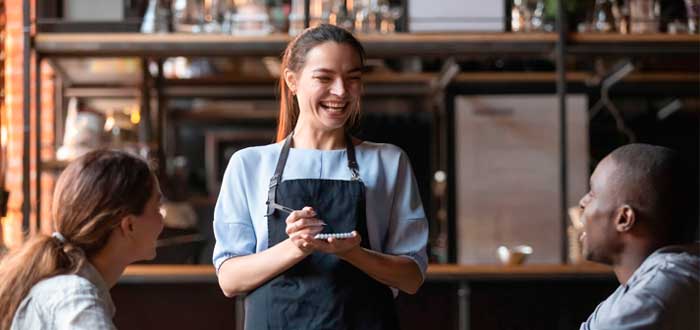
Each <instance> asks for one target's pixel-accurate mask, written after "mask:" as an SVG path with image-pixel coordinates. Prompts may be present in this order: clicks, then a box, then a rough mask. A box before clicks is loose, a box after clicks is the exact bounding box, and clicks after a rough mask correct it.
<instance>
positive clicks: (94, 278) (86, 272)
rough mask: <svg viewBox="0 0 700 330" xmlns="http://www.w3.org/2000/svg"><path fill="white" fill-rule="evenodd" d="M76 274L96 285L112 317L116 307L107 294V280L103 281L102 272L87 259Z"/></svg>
mask: <svg viewBox="0 0 700 330" xmlns="http://www.w3.org/2000/svg"><path fill="white" fill-rule="evenodd" d="M78 274H79V275H80V276H81V277H83V278H85V279H87V280H88V281H90V283H92V284H93V285H95V286H96V287H97V289H98V290H99V294H100V295H101V296H102V297H103V299H104V300H105V301H106V302H107V306H108V308H109V312H110V314H111V315H112V317H114V314H115V312H116V307H115V306H114V302H113V301H112V296H111V295H110V294H109V287H108V286H107V282H105V280H104V278H103V277H102V274H100V272H99V271H98V270H97V268H95V266H93V265H92V264H91V263H90V262H89V261H86V262H85V263H84V264H83V267H82V268H81V269H80V271H79V272H78Z"/></svg>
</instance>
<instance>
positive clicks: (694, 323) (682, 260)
mask: <svg viewBox="0 0 700 330" xmlns="http://www.w3.org/2000/svg"><path fill="white" fill-rule="evenodd" d="M699 251H700V244H692V245H685V246H668V247H664V248H661V249H659V250H657V251H656V252H654V253H653V254H651V255H650V256H649V257H647V259H646V260H644V262H643V263H642V265H640V266H639V268H637V270H636V271H635V272H634V274H632V277H630V279H629V280H628V281H627V283H626V284H623V285H620V286H619V287H618V288H617V290H615V292H614V293H613V294H612V295H611V296H610V297H608V299H606V300H605V301H603V302H602V303H600V305H598V307H596V309H595V311H594V312H593V314H592V315H591V316H590V317H589V318H588V320H587V321H586V322H584V323H583V324H581V330H608V329H620V330H628V329H635V330H636V329H640V330H641V329H649V330H651V329H653V330H696V329H700V314H699V313H698V312H699V311H700V304H699V300H700V293H699V290H700V285H699V283H700V279H699V278H700V274H699V273H700V253H699Z"/></svg>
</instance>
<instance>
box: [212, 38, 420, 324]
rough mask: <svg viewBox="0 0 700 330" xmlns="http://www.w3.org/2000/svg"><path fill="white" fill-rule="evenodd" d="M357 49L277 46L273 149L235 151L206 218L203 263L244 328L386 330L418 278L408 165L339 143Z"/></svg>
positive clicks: (319, 42)
mask: <svg viewBox="0 0 700 330" xmlns="http://www.w3.org/2000/svg"><path fill="white" fill-rule="evenodd" d="M363 66H364V50H363V48H362V45H361V44H360V43H359V42H358V41H357V40H356V39H355V38H354V37H353V36H352V34H350V33H349V32H347V31H345V30H343V29H341V28H338V27H335V26H331V25H320V26H317V27H314V28H311V29H307V30H306V31H304V32H303V33H302V34H300V35H299V36H298V37H297V38H296V39H294V40H293V41H292V42H291V43H290V44H289V45H288V47H287V49H286V51H285V53H284V58H283V65H282V72H281V75H280V76H281V78H280V95H281V98H282V99H281V102H280V116H279V127H278V130H277V140H278V143H275V144H270V145H266V146H259V147H252V148H247V149H243V150H240V151H238V152H236V153H235V154H234V155H233V156H232V157H231V160H230V162H229V165H228V167H227V169H226V172H225V174H224V179H223V182H222V186H221V192H220V195H219V199H218V202H217V204H216V209H215V212H214V233H215V236H216V240H217V241H216V246H215V249H214V264H215V266H216V268H217V270H218V271H217V275H218V279H219V285H220V286H221V289H222V290H223V292H224V294H225V295H226V296H229V297H230V296H234V295H237V294H242V293H247V295H246V298H245V299H246V311H245V318H246V320H245V327H246V329H265V328H274V329H395V328H397V327H398V322H397V317H396V308H395V306H394V297H395V296H396V294H397V292H398V290H401V291H404V292H407V293H415V292H416V291H417V290H418V288H419V287H420V286H421V284H422V283H423V278H424V274H425V270H426V268H427V257H426V252H425V246H426V243H427V238H428V225H427V221H426V218H425V213H424V211H423V206H422V204H421V199H420V195H419V192H418V189H417V184H416V180H415V178H414V175H413V171H412V169H411V165H410V163H409V161H408V157H407V156H406V154H405V153H404V152H403V150H401V149H400V148H398V147H396V146H394V145H390V144H380V143H372V142H367V141H360V140H358V139H356V138H353V137H351V136H350V132H351V131H352V129H353V128H354V127H355V126H356V125H357V119H358V117H359V114H360V98H361V95H362V78H361V77H362V71H363Z"/></svg>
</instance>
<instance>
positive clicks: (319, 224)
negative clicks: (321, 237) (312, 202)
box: [285, 206, 326, 254]
mask: <svg viewBox="0 0 700 330" xmlns="http://www.w3.org/2000/svg"><path fill="white" fill-rule="evenodd" d="M285 222H286V223H287V228H286V229H285V232H286V233H287V235H289V238H290V239H291V241H292V242H293V243H294V245H295V246H296V247H297V248H299V249H300V250H301V251H302V252H304V254H311V252H313V251H314V246H313V241H314V236H316V234H318V233H320V232H321V231H323V226H325V225H326V223H325V222H323V221H321V220H319V219H316V212H315V211H314V210H313V208H311V207H310V206H306V207H304V208H303V209H301V210H299V211H294V212H292V213H290V214H289V216H287V220H285Z"/></svg>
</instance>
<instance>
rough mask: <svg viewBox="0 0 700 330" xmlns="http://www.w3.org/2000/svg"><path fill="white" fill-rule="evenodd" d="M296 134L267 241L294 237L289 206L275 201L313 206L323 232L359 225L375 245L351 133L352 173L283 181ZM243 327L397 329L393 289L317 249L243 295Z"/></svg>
mask: <svg viewBox="0 0 700 330" xmlns="http://www.w3.org/2000/svg"><path fill="white" fill-rule="evenodd" d="M291 141H292V137H291V135H290V136H289V137H287V138H286V139H285V141H284V144H283V146H282V151H281V152H280V157H279V160H278V161H277V168H276V169H275V173H274V175H273V176H272V178H271V179H270V190H269V192H268V213H267V214H268V220H267V226H268V235H269V236H268V248H269V247H271V246H274V245H275V244H277V243H279V242H282V241H284V240H285V239H287V238H288V236H287V233H286V232H285V228H286V223H285V219H286V218H287V215H288V214H286V213H284V212H280V211H278V210H275V209H274V208H272V207H270V205H269V204H270V203H277V204H280V205H284V206H287V207H290V208H292V209H295V210H300V209H302V208H303V207H304V206H311V207H313V209H314V211H316V213H317V214H318V217H317V218H318V219H322V220H323V221H324V222H325V223H326V226H325V227H324V230H323V232H324V233H344V232H351V231H353V230H356V231H357V232H358V233H359V234H360V235H362V243H361V246H362V247H364V248H369V243H368V242H369V237H368V235H367V218H366V216H365V187H364V184H363V183H362V181H361V180H360V178H359V168H358V166H357V162H356V160H355V147H354V146H353V144H352V140H351V138H350V137H349V136H346V144H347V156H348V169H349V171H350V172H351V174H352V180H350V181H344V180H319V179H298V180H287V181H282V172H283V171H284V166H285V164H286V162H287V156H288V155H289V148H290V145H291ZM245 314H246V315H245V329H248V330H252V329H256V330H257V329H275V330H277V329H295V330H296V329H333V330H342V329H358V330H360V329H361V330H365V329H366V330H371V329H398V320H397V317H396V309H395V307H394V297H393V295H392V292H391V290H390V289H389V288H388V287H387V286H386V285H384V284H381V283H379V282H377V281H376V280H374V279H373V278H371V277H370V276H369V275H367V274H365V273H364V272H363V271H361V270H359V269H358V268H356V267H354V266H352V265H351V264H349V263H347V262H345V261H343V260H341V259H340V258H338V257H337V256H335V255H334V254H326V253H321V252H315V253H312V254H311V255H309V256H307V257H306V258H304V259H303V260H302V261H300V262H299V263H297V264H296V265H294V266H293V267H291V268H290V269H288V270H287V271H285V272H283V273H282V274H280V275H279V276H277V277H275V278H273V279H272V280H270V281H269V282H267V283H265V284H263V285H262V286H260V287H259V288H257V289H255V290H254V291H252V292H250V293H249V294H248V296H247V297H246V301H245Z"/></svg>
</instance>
